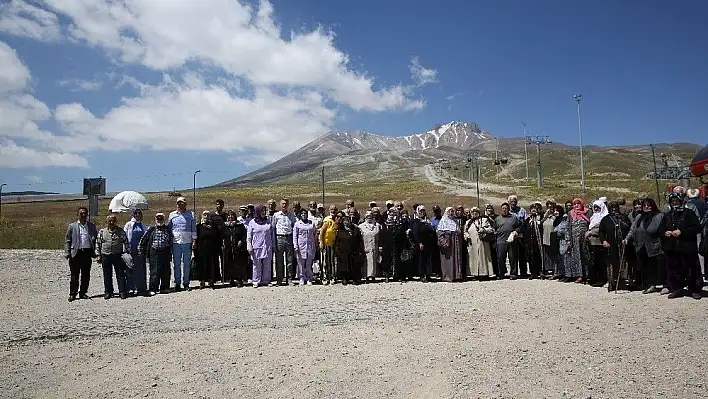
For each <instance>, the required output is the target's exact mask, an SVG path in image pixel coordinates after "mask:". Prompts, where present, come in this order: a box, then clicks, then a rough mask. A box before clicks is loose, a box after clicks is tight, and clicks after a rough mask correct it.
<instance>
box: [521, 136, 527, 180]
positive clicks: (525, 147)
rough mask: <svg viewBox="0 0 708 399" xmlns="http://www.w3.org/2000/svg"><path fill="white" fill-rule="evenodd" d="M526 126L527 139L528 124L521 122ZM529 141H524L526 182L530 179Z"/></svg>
mask: <svg viewBox="0 0 708 399" xmlns="http://www.w3.org/2000/svg"><path fill="white" fill-rule="evenodd" d="M521 124H522V125H524V137H526V122H521ZM527 144H528V140H526V141H524V157H526V180H528V179H529V150H528V148H527V146H526V145H527Z"/></svg>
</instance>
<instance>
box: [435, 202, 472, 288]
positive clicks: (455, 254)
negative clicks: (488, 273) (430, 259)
mask: <svg viewBox="0 0 708 399" xmlns="http://www.w3.org/2000/svg"><path fill="white" fill-rule="evenodd" d="M437 236H438V247H439V248H440V269H441V272H442V279H443V281H447V282H452V281H461V280H464V278H465V275H464V273H463V270H462V231H461V230H460V228H459V226H458V224H457V221H456V220H455V212H454V210H453V209H452V207H447V208H445V213H444V214H443V217H442V218H441V219H440V223H439V224H438V231H437Z"/></svg>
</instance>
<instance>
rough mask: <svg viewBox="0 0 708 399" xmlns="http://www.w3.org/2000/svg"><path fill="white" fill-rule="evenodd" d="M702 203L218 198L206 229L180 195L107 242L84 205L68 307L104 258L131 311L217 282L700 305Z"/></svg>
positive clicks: (108, 230) (680, 194) (108, 276)
mask: <svg viewBox="0 0 708 399" xmlns="http://www.w3.org/2000/svg"><path fill="white" fill-rule="evenodd" d="M696 191H697V190H696ZM696 191H693V190H689V191H688V192H686V191H685V190H683V188H680V187H679V188H677V189H675V190H674V192H672V193H671V195H670V196H669V198H668V207H667V209H665V210H664V211H660V210H659V209H658V207H657V205H656V203H655V202H654V200H653V199H651V198H640V199H636V200H635V201H634V203H633V207H632V208H631V209H629V208H628V207H626V206H625V205H624V203H623V202H621V201H619V202H617V201H613V202H608V201H607V198H599V199H597V200H595V201H593V202H592V204H591V206H590V207H586V205H585V202H584V200H583V199H581V198H574V199H572V200H570V201H567V202H566V203H564V204H559V203H556V202H555V201H554V200H552V199H549V200H547V201H546V203H545V204H542V203H540V202H535V203H533V204H531V205H530V206H529V207H528V210H526V209H524V208H523V207H521V206H519V204H518V198H517V197H516V196H513V195H512V196H510V197H509V198H508V200H507V201H506V202H504V203H503V204H501V206H500V207H499V214H497V213H496V209H495V207H494V206H492V205H491V204H488V205H486V206H485V208H484V209H479V208H477V207H472V208H470V209H465V208H464V207H462V206H460V205H458V206H455V207H447V208H446V209H444V210H442V208H441V207H440V206H438V205H435V206H432V207H431V208H430V212H429V211H428V209H427V208H426V206H424V205H418V204H415V205H413V206H412V212H411V213H410V214H409V212H408V209H406V206H405V204H404V203H403V202H400V201H396V202H394V201H386V203H385V206H384V207H379V206H378V204H377V203H376V202H371V203H369V206H368V207H367V208H366V210H365V211H364V210H362V212H360V211H359V210H358V209H357V207H356V206H355V204H354V202H353V201H351V200H348V201H347V202H346V206H345V208H344V209H341V210H340V209H338V208H337V207H336V206H334V205H330V206H329V208H328V211H325V207H324V205H323V204H317V203H315V202H314V201H312V202H310V203H309V204H308V205H307V207H303V206H301V204H300V203H299V202H293V203H292V204H290V202H289V200H288V199H287V198H283V199H281V200H280V203H279V204H277V203H276V201H275V200H269V201H268V202H267V204H266V205H255V206H254V205H243V206H240V207H239V211H238V213H237V212H235V211H224V201H223V200H217V201H216V207H215V209H214V210H211V211H210V210H205V211H204V212H202V214H201V218H200V219H199V220H198V221H197V220H196V218H195V216H194V214H193V213H192V212H191V211H189V210H187V202H186V200H185V198H183V197H180V198H178V199H177V209H176V210H175V211H173V212H171V213H170V214H169V215H168V216H167V217H166V216H165V214H163V213H157V214H156V215H155V223H154V224H153V225H152V226H148V225H146V224H145V222H143V214H142V211H141V210H139V209H137V210H135V211H134V212H133V215H132V218H131V220H130V221H129V222H128V223H126V224H125V226H124V227H123V228H121V227H120V226H117V225H116V217H115V215H108V216H107V219H106V227H105V228H103V229H101V230H97V229H96V227H95V226H94V225H93V224H92V223H91V222H88V221H87V216H88V212H87V210H86V209H85V208H83V207H82V208H79V210H78V221H76V222H74V223H72V224H70V225H69V228H68V229H67V233H66V242H65V256H66V258H67V259H68V260H69V268H70V271H71V282H70V291H69V301H74V300H76V299H77V298H86V297H87V296H86V293H87V290H88V283H89V272H90V267H91V262H92V259H95V258H98V259H99V262H100V264H101V265H102V268H103V276H104V297H105V298H106V299H109V298H112V297H113V296H114V286H113V276H114V274H115V278H116V280H117V282H118V293H119V295H120V298H123V299H125V298H127V297H129V296H131V295H156V294H158V293H167V292H169V291H170V289H171V287H170V277H171V276H174V290H175V291H181V290H190V289H191V288H192V287H191V285H190V282H191V281H198V282H199V286H200V288H204V287H207V286H208V287H210V288H215V287H216V283H217V282H222V283H224V284H228V285H230V286H239V287H240V286H243V285H247V284H250V285H252V286H253V287H261V286H266V285H289V284H299V285H312V284H315V283H317V284H324V285H329V284H339V283H341V284H361V283H369V282H372V281H376V280H377V279H381V278H383V280H384V281H400V282H404V281H409V280H414V279H416V280H419V281H422V282H428V281H434V280H441V281H447V282H454V281H465V280H469V279H475V280H492V279H502V278H506V277H508V278H509V279H512V280H513V279H517V278H529V279H535V278H542V279H553V280H558V281H561V282H568V283H578V284H581V283H586V284H590V285H593V286H598V287H600V286H604V285H605V284H607V289H608V291H611V290H615V289H617V288H618V287H619V286H620V284H621V285H622V286H623V287H624V288H627V289H641V290H642V292H643V293H645V294H649V293H653V292H660V293H661V294H667V295H668V297H669V298H675V297H678V296H682V295H683V294H684V292H685V290H686V289H687V292H688V294H689V295H691V296H692V297H693V298H695V299H699V298H700V297H701V290H702V286H703V275H702V271H701V265H700V263H699V262H700V261H699V259H702V257H703V256H706V255H708V253H707V252H708V251H707V250H706V243H707V242H708V241H707V240H706V235H707V234H708V220H707V219H708V215H707V212H706V211H707V210H708V205H706V202H705V201H704V200H702V199H700V198H698V195H697V192H696ZM701 241H702V242H701ZM171 263H172V267H170V266H171ZM507 266H508V267H507ZM172 272H174V273H172ZM659 286H661V287H662V288H661V289H659Z"/></svg>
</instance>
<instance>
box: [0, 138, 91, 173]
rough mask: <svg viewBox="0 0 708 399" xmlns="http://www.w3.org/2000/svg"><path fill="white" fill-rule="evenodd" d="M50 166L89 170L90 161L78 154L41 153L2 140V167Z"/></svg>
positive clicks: (0, 149)
mask: <svg viewBox="0 0 708 399" xmlns="http://www.w3.org/2000/svg"><path fill="white" fill-rule="evenodd" d="M49 166H54V167H56V166H59V167H80V168H87V167H88V161H87V160H86V158H84V157H82V156H79V155H76V154H70V153H65V152H48V151H40V150H36V149H33V148H27V147H22V146H18V145H17V144H15V142H14V141H11V140H8V139H2V138H0V167H6V168H44V167H49Z"/></svg>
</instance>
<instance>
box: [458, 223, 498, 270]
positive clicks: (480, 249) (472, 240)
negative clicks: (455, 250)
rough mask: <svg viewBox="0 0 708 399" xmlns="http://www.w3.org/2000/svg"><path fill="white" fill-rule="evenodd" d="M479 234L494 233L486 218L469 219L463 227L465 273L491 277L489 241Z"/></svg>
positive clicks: (492, 268)
mask: <svg viewBox="0 0 708 399" xmlns="http://www.w3.org/2000/svg"><path fill="white" fill-rule="evenodd" d="M480 234H488V235H492V236H493V235H494V228H492V225H491V224H490V223H489V219H487V218H478V219H475V220H470V221H469V222H468V223H467V226H466V228H465V238H466V239H467V254H468V257H467V259H468V261H467V275H468V276H472V277H493V276H494V265H493V264H492V249H491V247H490V246H489V241H486V240H482V239H481V237H480Z"/></svg>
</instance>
